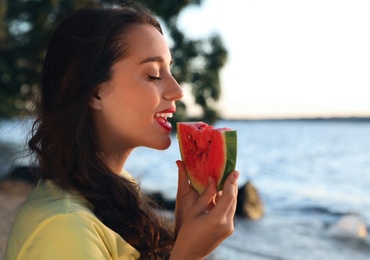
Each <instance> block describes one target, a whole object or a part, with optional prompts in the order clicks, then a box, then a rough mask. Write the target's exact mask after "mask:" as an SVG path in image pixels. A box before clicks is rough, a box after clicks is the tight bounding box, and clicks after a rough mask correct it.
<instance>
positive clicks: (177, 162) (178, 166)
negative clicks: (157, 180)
mask: <svg viewBox="0 0 370 260" xmlns="http://www.w3.org/2000/svg"><path fill="white" fill-rule="evenodd" d="M176 166H177V168H178V169H180V161H179V160H177V161H176Z"/></svg>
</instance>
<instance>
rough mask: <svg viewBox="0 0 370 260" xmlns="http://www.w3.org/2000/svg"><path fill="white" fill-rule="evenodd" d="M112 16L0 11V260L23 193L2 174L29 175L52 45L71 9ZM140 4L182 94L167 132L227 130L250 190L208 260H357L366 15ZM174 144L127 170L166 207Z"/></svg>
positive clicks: (47, 6)
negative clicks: (152, 17)
mask: <svg viewBox="0 0 370 260" xmlns="http://www.w3.org/2000/svg"><path fill="white" fill-rule="evenodd" d="M117 3H119V1H102V0H100V1H99V0H79V1H72V0H69V1H67V0H64V1H63V0H59V1H58V0H0V178H1V181H0V218H1V221H0V223H1V224H0V258H1V256H2V253H3V249H4V247H5V243H6V236H7V232H8V231H9V228H10V225H11V223H12V219H13V217H14V212H15V210H16V207H17V206H18V205H19V203H21V202H22V201H23V200H24V198H25V196H26V195H27V194H28V192H29V191H30V190H31V189H32V187H33V186H32V185H34V180H33V179H27V175H26V176H25V175H24V174H23V175H21V176H22V177H21V179H22V181H21V182H19V176H20V175H19V174H18V175H14V174H12V173H14V172H16V173H19V172H22V171H23V170H24V169H26V170H27V169H28V168H29V167H30V166H34V165H33V164H32V163H31V161H30V156H28V154H27V150H26V146H25V143H26V141H27V136H28V134H29V131H30V128H31V125H32V119H33V117H34V115H35V112H36V102H35V100H37V95H38V79H39V75H40V71H41V66H42V60H43V57H44V54H45V51H46V46H47V43H48V39H49V37H50V34H51V32H52V31H53V28H55V26H56V24H58V22H59V21H60V20H61V19H63V17H65V16H66V15H68V14H69V13H70V12H71V11H72V10H74V9H77V8H79V7H82V6H87V5H111V4H117ZM144 3H146V4H147V5H148V6H149V7H150V8H151V9H152V10H153V11H154V12H155V13H156V14H157V15H158V18H159V19H160V21H161V22H162V25H163V27H164V33H165V37H166V38H167V39H168V42H169V45H170V48H171V51H172V55H173V60H174V62H173V67H172V73H173V75H174V76H175V78H176V79H177V80H178V81H179V83H180V84H181V85H182V87H183V89H184V91H185V97H184V99H183V100H182V101H181V102H179V103H178V104H177V106H178V110H177V112H176V116H175V117H174V118H173V119H172V123H175V122H177V121H188V120H202V121H205V122H208V123H211V124H214V125H215V126H216V127H217V126H220V127H230V128H233V129H236V130H237V131H238V158H237V169H238V170H239V171H240V172H241V177H240V183H239V184H240V186H241V187H243V185H244V184H245V183H246V182H248V181H250V182H252V183H253V185H254V187H256V189H257V191H258V193H259V195H260V197H261V199H262V202H263V208H264V214H263V215H262V216H260V218H258V219H254V220H252V219H248V218H245V217H240V216H238V217H236V218H235V226H236V229H235V232H234V234H233V235H232V236H231V237H230V238H229V239H227V240H226V241H225V242H224V243H223V244H222V245H221V246H220V247H219V248H218V249H217V250H216V251H215V253H214V254H213V255H212V256H210V259H257V260H262V259H286V260H291V259H292V260H293V259H294V260H296V259H297V260H298V259H339V260H341V259H343V260H345V259H346V260H347V259H352V260H362V259H368V258H369V257H370V247H369V245H370V239H369V237H368V231H369V226H370V149H369V147H370V94H369V93H370V91H369V89H370V73H369V72H370V48H369V47H368V46H370V33H369V32H370V16H369V15H368V14H369V13H370V2H369V1H367V0H355V1H353V0H320V1H318V0H311V1H303V0H281V1H276V0H275V1H273V0H259V1H252V0H246V1H236V0H229V1H221V0H203V1H202V0H193V1H192V0H177V1H170V0H167V1H166V0H162V1H158V0H157V1H151V0H147V1H144ZM172 138H173V140H172V141H173V142H172V145H171V147H170V148H169V149H168V150H166V151H153V150H149V149H145V148H138V149H137V150H135V151H134V152H133V154H132V156H131V157H130V158H129V160H128V162H127V163H126V165H125V168H126V169H127V170H128V171H130V172H131V173H132V174H133V175H134V176H135V177H136V178H137V179H138V180H139V181H140V183H141V184H142V187H143V189H145V190H147V191H148V192H160V193H162V194H163V195H164V196H165V197H166V198H168V199H171V200H172V199H174V197H175V193H176V184H177V174H176V172H177V169H176V165H175V163H174V162H175V160H177V159H179V157H180V155H179V152H178V144H177V139H176V136H175V135H173V136H172ZM15 176H17V178H18V180H17V178H16V177H15ZM25 180H26V181H25ZM24 183H29V184H30V187H28V186H27V187H28V188H27V187H25V186H24V185H23V184H24Z"/></svg>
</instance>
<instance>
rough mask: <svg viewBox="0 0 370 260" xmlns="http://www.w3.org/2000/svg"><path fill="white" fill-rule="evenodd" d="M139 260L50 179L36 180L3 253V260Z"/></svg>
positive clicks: (76, 198)
mask: <svg viewBox="0 0 370 260" xmlns="http://www.w3.org/2000/svg"><path fill="white" fill-rule="evenodd" d="M126 174H128V173H127V172H123V175H126ZM126 177H129V178H130V177H131V176H127V175H126ZM131 178H132V177H131ZM139 257H140V253H139V252H138V251H137V250H136V249H135V248H133V247H132V246H131V245H130V244H128V243H127V242H126V241H125V240H123V239H122V237H121V236H120V235H118V234H117V233H116V232H114V231H113V230H111V229H110V228H108V227H107V226H105V225H104V224H103V223H102V222H101V221H100V220H99V219H98V218H97V217H96V216H95V215H94V213H93V210H92V205H91V204H90V203H89V202H88V201H87V200H86V199H85V198H83V197H82V196H77V195H75V194H71V193H68V192H66V191H64V190H62V189H61V188H59V187H58V186H57V185H55V183H54V182H53V181H51V180H43V181H39V183H38V184H37V187H36V189H35V190H34V191H33V192H32V193H31V194H30V196H29V197H28V199H27V200H26V201H25V202H24V204H22V206H21V207H20V209H19V211H18V214H17V216H16V219H15V221H14V224H13V227H12V230H11V231H10V234H9V238H8V243H7V246H6V250H5V260H13V259H18V260H20V259H27V260H33V259H37V260H50V259H53V260H58V259H63V260H74V259H78V260H83V259H89V260H91V259H138V258H139Z"/></svg>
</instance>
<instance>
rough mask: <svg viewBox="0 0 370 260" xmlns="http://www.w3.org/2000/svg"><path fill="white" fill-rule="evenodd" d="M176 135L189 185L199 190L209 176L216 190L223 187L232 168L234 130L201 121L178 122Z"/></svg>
mask: <svg viewBox="0 0 370 260" xmlns="http://www.w3.org/2000/svg"><path fill="white" fill-rule="evenodd" d="M177 138H178V141H179V147H180V154H181V159H182V161H183V162H184V164H185V170H186V174H187V175H188V178H189V180H190V184H191V186H192V187H193V188H194V189H195V190H196V191H197V192H198V193H199V194H201V193H202V192H203V190H204V189H205V187H206V186H207V183H208V177H209V176H212V177H213V178H214V179H215V180H216V182H217V190H218V191H220V190H222V187H223V184H224V182H225V179H226V177H227V176H228V175H229V174H230V173H231V172H232V171H233V170H235V165H236V154H237V135H236V131H235V130H232V129H230V128H214V127H213V126H210V125H208V124H206V123H204V122H178V123H177Z"/></svg>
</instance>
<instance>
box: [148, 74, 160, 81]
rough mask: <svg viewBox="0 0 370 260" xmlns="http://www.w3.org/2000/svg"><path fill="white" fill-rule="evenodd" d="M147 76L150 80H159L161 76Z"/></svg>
mask: <svg viewBox="0 0 370 260" xmlns="http://www.w3.org/2000/svg"><path fill="white" fill-rule="evenodd" d="M148 78H149V79H150V80H161V79H162V78H161V77H156V76H151V75H148Z"/></svg>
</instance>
